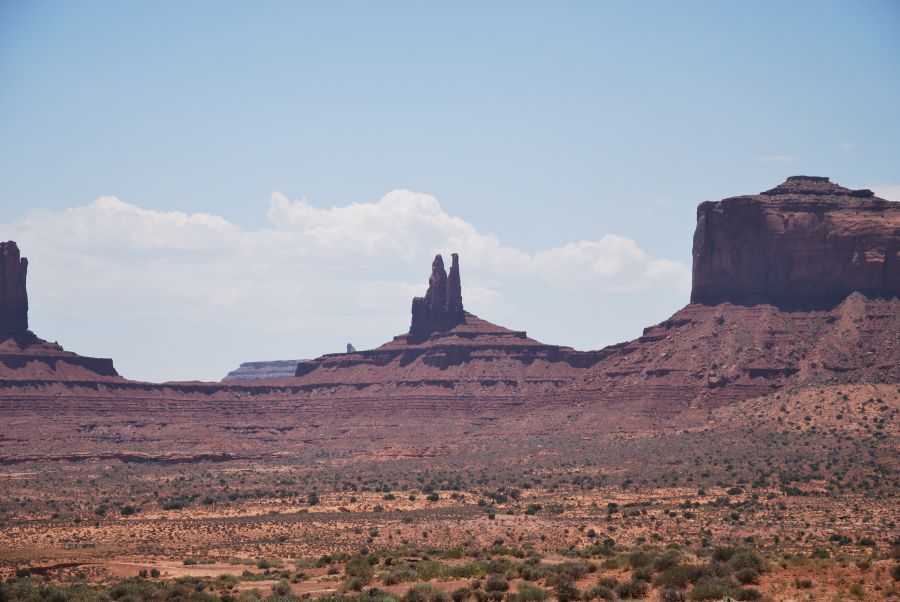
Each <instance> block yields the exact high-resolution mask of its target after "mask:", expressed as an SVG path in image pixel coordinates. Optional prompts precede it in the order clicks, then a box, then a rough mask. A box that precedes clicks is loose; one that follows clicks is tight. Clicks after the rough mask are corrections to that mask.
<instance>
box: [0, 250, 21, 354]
mask: <svg viewBox="0 0 900 602" xmlns="http://www.w3.org/2000/svg"><path fill="white" fill-rule="evenodd" d="M27 274H28V260H27V259H25V258H24V257H22V256H21V255H20V254H19V246H18V245H17V244H16V243H15V242H13V241H8V242H0V336H2V335H14V334H19V333H23V332H25V331H26V330H28V292H27V290H26V288H25V279H26V276H27Z"/></svg>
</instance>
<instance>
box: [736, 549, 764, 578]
mask: <svg viewBox="0 0 900 602" xmlns="http://www.w3.org/2000/svg"><path fill="white" fill-rule="evenodd" d="M728 568H730V569H731V570H732V571H739V570H741V569H754V570H755V571H757V572H760V573H762V572H763V571H765V570H766V561H765V560H763V559H762V557H761V556H760V555H759V554H757V553H756V552H754V551H753V550H747V549H741V550H737V551H735V553H734V554H732V556H731V558H729V559H728Z"/></svg>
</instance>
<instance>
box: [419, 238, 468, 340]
mask: <svg viewBox="0 0 900 602" xmlns="http://www.w3.org/2000/svg"><path fill="white" fill-rule="evenodd" d="M451 257H452V258H453V262H452V264H451V265H450V275H449V276H448V275H447V272H446V270H445V269H444V258H443V257H441V256H440V255H437V256H435V258H434V261H433V262H432V263H431V276H430V277H429V278H428V291H427V292H426V293H425V296H424V297H415V298H414V299H413V301H412V322H411V324H410V326H409V340H410V341H411V342H421V341H424V340H425V339H427V338H428V337H429V335H431V334H432V333H434V332H447V331H448V330H450V329H451V328H453V327H454V326H456V325H458V324H462V323H463V322H465V320H466V315H465V311H463V302H462V285H461V284H460V279H459V255H457V254H456V253H453V255H452V256H451Z"/></svg>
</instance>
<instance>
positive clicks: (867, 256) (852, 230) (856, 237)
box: [691, 176, 900, 309]
mask: <svg viewBox="0 0 900 602" xmlns="http://www.w3.org/2000/svg"><path fill="white" fill-rule="evenodd" d="M693 258H694V260H693V263H694V265H693V285H692V289H691V302H692V303H702V304H706V305H715V304H718V303H723V302H731V303H736V304H739V305H747V306H750V305H757V304H763V303H768V304H771V305H775V306H778V307H780V308H783V309H823V308H830V307H834V306H836V305H837V304H838V303H840V302H841V301H843V300H844V299H845V298H846V297H847V296H848V295H849V294H850V293H853V292H860V293H863V294H865V295H867V296H870V297H884V298H892V297H897V296H900V203H893V202H890V201H887V200H885V199H881V198H878V197H876V196H875V195H874V193H872V191H871V190H850V189H847V188H844V187H842V186H838V185H837V184H834V183H832V182H831V181H830V180H829V179H828V178H824V177H812V176H792V177H790V178H788V179H787V181H785V182H784V183H783V184H781V185H779V186H776V187H775V188H772V189H771V190H767V191H765V192H763V193H761V194H757V195H749V196H738V197H732V198H728V199H725V200H722V201H717V202H705V203H702V204H701V205H700V206H699V207H698V208H697V229H696V232H695V234H694V250H693Z"/></svg>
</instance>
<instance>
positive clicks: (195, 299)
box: [0, 190, 690, 378]
mask: <svg viewBox="0 0 900 602" xmlns="http://www.w3.org/2000/svg"><path fill="white" fill-rule="evenodd" d="M268 220H269V225H268V226H267V227H264V228H261V229H256V230H247V229H243V228H241V227H239V226H238V225H236V224H233V223H230V222H229V221H228V220H226V219H225V218H223V217H221V216H217V215H210V214H203V213H198V214H191V215H188V214H185V213H181V212H174V211H173V212H166V211H155V210H150V209H144V208H141V207H137V206H135V205H132V204H129V203H127V202H124V201H121V200H119V199H117V198H114V197H102V198H99V199H97V200H96V201H94V202H92V203H90V204H88V205H85V206H81V207H75V208H72V209H68V210H65V211H61V212H54V211H46V210H35V211H31V212H29V213H27V214H26V215H24V216H23V217H21V218H19V219H18V220H16V221H14V222H11V223H8V224H0V238H2V239H4V240H5V239H13V240H17V241H18V242H19V245H20V248H21V249H22V252H23V254H24V255H25V256H27V257H28V258H29V260H30V261H31V268H30V269H29V291H30V297H31V300H32V307H33V309H34V310H35V311H37V312H39V313H42V315H46V316H57V317H58V320H59V322H60V323H61V324H64V325H66V327H67V328H69V327H71V329H73V331H75V332H76V334H77V331H78V328H79V327H80V324H81V323H84V328H85V334H84V336H85V340H87V338H88V336H89V333H87V330H88V329H89V328H90V327H91V325H93V328H94V331H95V332H96V328H97V326H96V325H97V324H103V325H104V328H106V324H108V323H117V324H119V325H121V327H122V328H131V327H134V328H135V330H136V332H137V331H140V329H141V328H142V327H144V328H145V329H146V330H145V331H144V332H142V333H141V334H139V335H136V337H140V336H143V337H153V336H154V332H155V331H156V330H159V325H160V324H164V325H167V326H171V325H177V326H178V329H181V330H183V331H184V332H185V335H186V336H187V337H188V338H200V337H201V335H192V334H191V332H192V329H198V332H199V330H203V329H205V330H204V332H212V333H218V332H220V331H222V330H223V329H225V332H227V331H228V330H229V329H244V330H245V331H246V332H251V333H253V332H258V331H262V332H266V333H269V335H268V336H270V337H271V336H274V334H273V333H277V334H278V335H279V336H284V335H288V336H289V337H290V338H292V339H297V340H303V341H307V340H308V341H321V340H325V338H327V337H329V336H332V337H333V336H334V333H335V332H338V333H341V337H342V338H344V337H346V338H349V337H350V336H351V335H352V336H353V340H354V342H355V343H356V344H357V345H358V346H362V345H361V344H362V343H371V344H375V343H377V342H379V341H383V340H385V334H386V332H387V333H389V334H397V333H399V332H402V331H403V330H404V329H405V327H406V325H407V320H408V307H409V301H410V298H411V297H412V296H413V295H420V294H422V293H423V292H424V288H425V286H426V280H427V276H428V268H429V265H430V260H431V258H432V257H433V256H434V254H435V253H438V252H443V253H445V254H449V253H451V252H458V253H459V254H460V257H461V266H462V274H463V286H464V288H463V295H464V302H465V303H466V307H467V308H468V309H470V310H471V311H473V312H475V313H478V312H487V315H488V316H496V315H500V316H501V317H503V316H508V315H512V314H515V313H516V311H522V308H520V307H519V306H520V305H521V300H522V298H523V295H522V294H521V291H523V290H526V291H537V292H536V293H535V294H533V295H532V294H531V293H530V292H529V293H528V294H529V295H530V296H533V297H534V299H536V300H538V301H540V300H541V299H544V300H546V301H547V302H548V303H554V304H558V303H559V299H565V298H566V295H567V294H568V293H567V291H577V292H578V293H579V298H580V299H582V300H583V301H585V300H586V301H585V302H587V301H589V300H590V299H591V295H602V294H608V293H619V292H634V291H641V290H648V289H651V288H652V289H655V290H657V291H659V290H663V289H665V290H670V291H677V293H678V294H679V295H680V294H683V293H685V292H686V291H687V290H688V289H689V286H690V273H689V269H688V268H687V267H686V266H684V265H682V264H680V263H678V262H674V261H669V260H664V259H658V258H654V257H652V256H651V255H650V254H648V253H647V252H646V251H644V250H643V249H641V248H640V247H639V246H638V244H637V243H636V242H635V241H633V240H631V239H628V238H623V237H621V236H616V235H612V234H606V235H604V236H602V237H601V238H599V240H597V241H576V242H572V243H568V244H565V245H562V246H559V247H553V248H548V249H542V250H538V251H536V252H528V251H525V250H521V249H516V248H514V247H510V246H506V245H504V244H503V243H502V242H501V241H500V240H499V239H498V238H497V237H496V236H494V235H492V234H489V233H483V232H479V231H478V230H477V229H476V228H475V226H473V225H472V224H471V223H469V222H467V221H465V220H463V219H461V218H459V217H455V216H451V215H449V214H447V213H446V212H445V211H444V210H443V209H442V207H441V205H440V203H439V202H438V200H437V199H435V198H434V197H433V196H430V195H427V194H419V193H414V192H410V191H407V190H394V191H392V192H390V193H388V194H387V195H385V196H384V197H383V198H382V199H381V200H379V201H377V202H373V203H353V204H350V205H346V206H342V207H332V208H319V207H315V206H314V205H312V204H311V203H309V202H308V201H306V200H294V201H291V200H289V199H287V198H286V197H285V196H284V195H282V194H280V193H275V194H274V195H273V196H272V199H271V202H270V206H269V209H268ZM445 257H446V255H445ZM447 259H449V258H447ZM510 291H520V292H519V293H518V294H516V296H515V297H513V294H512V293H511V292H510ZM534 299H533V300H532V301H534ZM538 301H534V302H538ZM527 311H529V312H532V311H534V307H533V306H532V307H529V308H528V310H527ZM539 311H540V310H539ZM62 316H64V317H62ZM76 318H77V319H76ZM48 319H49V318H48ZM32 323H33V322H32ZM154 325H156V326H154ZM510 326H513V327H515V326H516V325H515V324H511V325H510ZM388 329H390V330H388ZM385 331H386V332H385ZM179 332H180V330H179ZM38 334H41V332H40V330H38ZM45 334H46V335H47V336H49V337H50V338H53V334H54V333H45ZM203 336H206V337H209V336H218V335H217V334H213V335H208V334H207V335H203ZM247 336H250V335H247ZM328 340H330V339H328ZM210 344H211V345H212V344H215V343H214V342H212V341H210ZM247 344H248V345H250V343H247ZM307 347H314V345H312V344H310V345H308V346H307ZM74 350H75V351H80V350H81V349H79V348H74ZM333 350H334V349H327V348H326V349H321V348H319V349H316V351H318V352H326V351H333ZM239 352H240V351H239V350H238V351H235V353H239ZM105 353H106V354H111V355H115V356H116V359H118V358H119V355H120V352H118V351H117V350H105ZM173 353H175V354H176V355H177V354H178V353H181V350H174V351H173ZM316 354H317V353H316V352H313V353H307V355H316ZM290 355H296V354H294V353H292V354H290ZM290 355H289V356H290ZM271 356H273V354H272V353H262V352H260V351H258V350H257V351H256V352H252V351H247V352H246V355H244V356H242V357H241V358H240V359H243V360H252V359H255V358H257V357H263V358H265V357H271ZM289 356H288V357H289ZM230 357H231V356H229V358H230ZM130 361H133V362H135V363H138V362H139V360H138V356H135V358H134V359H133V360H130ZM228 361H231V360H230V359H229V360H228ZM223 369H224V368H222V367H220V368H218V370H219V371H222V370H223ZM128 375H129V376H134V373H133V372H132V373H128ZM138 376H142V375H141V374H138ZM177 376H178V377H184V376H185V375H184V374H181V373H178V374H177ZM204 376H205V377H207V378H209V377H211V376H212V375H210V374H205V375H204Z"/></svg>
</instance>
